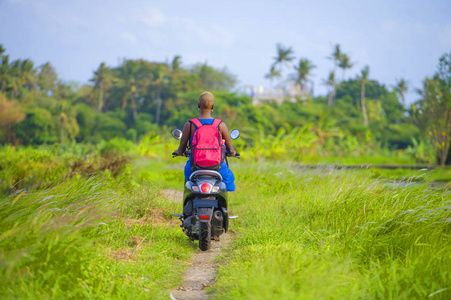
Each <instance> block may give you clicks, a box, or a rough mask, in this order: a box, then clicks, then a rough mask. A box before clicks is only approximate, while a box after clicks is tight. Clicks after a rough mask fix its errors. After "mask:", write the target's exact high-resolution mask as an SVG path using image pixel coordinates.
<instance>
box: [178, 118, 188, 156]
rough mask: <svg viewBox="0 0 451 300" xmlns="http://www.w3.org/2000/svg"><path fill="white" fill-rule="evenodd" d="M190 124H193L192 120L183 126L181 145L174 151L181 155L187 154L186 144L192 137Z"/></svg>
mask: <svg viewBox="0 0 451 300" xmlns="http://www.w3.org/2000/svg"><path fill="white" fill-rule="evenodd" d="M190 126H191V123H190V122H186V123H185V126H183V130H182V138H181V139H180V145H179V147H178V149H177V150H175V151H174V152H175V153H177V155H181V156H184V155H185V150H186V146H187V145H188V140H189V138H190Z"/></svg>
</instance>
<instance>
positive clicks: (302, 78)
mask: <svg viewBox="0 0 451 300" xmlns="http://www.w3.org/2000/svg"><path fill="white" fill-rule="evenodd" d="M294 68H295V69H296V73H295V74H294V77H295V80H296V84H298V85H299V87H300V88H301V92H302V93H303V92H304V87H305V84H306V83H307V82H308V79H309V76H310V71H311V70H312V69H314V68H316V66H315V65H313V64H312V62H311V61H310V60H309V59H306V58H301V59H300V60H299V64H298V66H295V67H294Z"/></svg>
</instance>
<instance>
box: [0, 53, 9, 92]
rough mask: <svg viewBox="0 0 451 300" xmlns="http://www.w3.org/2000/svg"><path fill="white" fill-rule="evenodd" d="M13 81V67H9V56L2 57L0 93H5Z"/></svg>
mask: <svg viewBox="0 0 451 300" xmlns="http://www.w3.org/2000/svg"><path fill="white" fill-rule="evenodd" d="M10 80H11V67H10V65H9V56H8V55H5V56H2V64H1V65H0V84H1V88H0V91H1V92H2V93H3V92H4V91H5V88H7V87H8V85H9V82H10Z"/></svg>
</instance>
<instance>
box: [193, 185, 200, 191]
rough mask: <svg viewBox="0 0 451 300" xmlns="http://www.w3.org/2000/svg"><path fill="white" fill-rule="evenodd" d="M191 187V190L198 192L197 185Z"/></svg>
mask: <svg viewBox="0 0 451 300" xmlns="http://www.w3.org/2000/svg"><path fill="white" fill-rule="evenodd" d="M191 188H192V190H193V191H195V192H198V191H199V187H197V186H195V185H193V186H192V187H191Z"/></svg>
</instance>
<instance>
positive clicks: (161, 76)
mask: <svg viewBox="0 0 451 300" xmlns="http://www.w3.org/2000/svg"><path fill="white" fill-rule="evenodd" d="M167 70H168V67H167V65H164V64H159V65H158V66H157V72H156V73H157V74H156V75H157V76H156V78H155V80H154V82H153V84H154V85H155V87H156V96H157V99H156V101H157V111H156V113H155V122H156V123H157V125H160V114H161V105H162V104H163V100H162V99H161V89H162V87H163V85H164V84H166V83H167V82H168V76H167Z"/></svg>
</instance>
